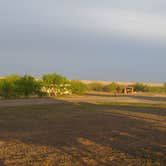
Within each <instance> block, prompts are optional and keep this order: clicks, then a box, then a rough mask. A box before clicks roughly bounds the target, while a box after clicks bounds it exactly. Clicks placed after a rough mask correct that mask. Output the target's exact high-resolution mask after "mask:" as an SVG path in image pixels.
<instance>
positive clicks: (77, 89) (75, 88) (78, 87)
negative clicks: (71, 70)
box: [70, 80, 87, 95]
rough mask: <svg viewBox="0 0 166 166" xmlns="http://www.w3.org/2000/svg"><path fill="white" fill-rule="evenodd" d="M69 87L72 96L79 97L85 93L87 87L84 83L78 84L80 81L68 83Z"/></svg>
mask: <svg viewBox="0 0 166 166" xmlns="http://www.w3.org/2000/svg"><path fill="white" fill-rule="evenodd" d="M70 85H71V87H70V88H71V91H72V93H73V94H78V95H80V94H83V93H85V92H86V91H87V86H86V85H85V84H84V83H82V82H80V81H74V80H73V81H71V82H70Z"/></svg>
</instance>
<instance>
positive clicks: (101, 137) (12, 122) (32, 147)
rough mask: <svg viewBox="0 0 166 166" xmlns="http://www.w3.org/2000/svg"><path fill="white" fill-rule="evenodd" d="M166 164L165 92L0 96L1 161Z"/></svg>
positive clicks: (20, 164) (8, 164)
mask: <svg viewBox="0 0 166 166" xmlns="http://www.w3.org/2000/svg"><path fill="white" fill-rule="evenodd" d="M128 165H129V166H151V165H154V166H157V165H162V166H165V165H166V98H165V97H156V96H155V97H149V96H119V97H114V96H111V95H108V94H88V95H87V96H82V97H76V96H75V97H74V96H73V97H70V98H58V99H28V100H24V99H21V100H3V101H2V100H1V101H0V166H128Z"/></svg>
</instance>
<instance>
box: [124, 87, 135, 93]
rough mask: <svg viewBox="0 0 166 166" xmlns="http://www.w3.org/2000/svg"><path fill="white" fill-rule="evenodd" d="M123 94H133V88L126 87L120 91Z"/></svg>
mask: <svg viewBox="0 0 166 166" xmlns="http://www.w3.org/2000/svg"><path fill="white" fill-rule="evenodd" d="M122 93H123V94H133V93H134V88H133V87H132V86H126V87H124V88H123V90H122Z"/></svg>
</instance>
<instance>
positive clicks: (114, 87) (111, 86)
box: [103, 82, 120, 92]
mask: <svg viewBox="0 0 166 166" xmlns="http://www.w3.org/2000/svg"><path fill="white" fill-rule="evenodd" d="M118 87H119V88H120V85H119V84H117V83H114V82H113V83H111V84H109V85H106V86H104V87H103V91H105V92H115V91H116V90H117V88H118Z"/></svg>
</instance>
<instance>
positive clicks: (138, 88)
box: [133, 83, 150, 92]
mask: <svg viewBox="0 0 166 166" xmlns="http://www.w3.org/2000/svg"><path fill="white" fill-rule="evenodd" d="M133 87H134V91H135V92H149V90H150V88H149V86H147V85H144V84H142V83H136V84H134V85H133Z"/></svg>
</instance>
